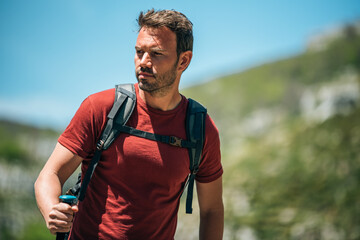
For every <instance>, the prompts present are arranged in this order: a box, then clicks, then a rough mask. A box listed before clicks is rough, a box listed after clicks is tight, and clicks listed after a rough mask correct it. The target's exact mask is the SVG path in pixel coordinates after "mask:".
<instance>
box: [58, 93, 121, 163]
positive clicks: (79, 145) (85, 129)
mask: <svg viewBox="0 0 360 240" xmlns="http://www.w3.org/2000/svg"><path fill="white" fill-rule="evenodd" d="M104 93H105V92H103V93H98V94H96V95H90V96H89V97H87V98H86V99H85V100H84V101H83V102H82V104H81V105H80V107H79V109H78V110H77V111H76V113H75V115H74V117H73V118H72V120H71V121H70V123H69V125H68V126H67V127H66V129H65V131H64V132H63V133H62V134H61V135H60V137H59V139H58V142H59V143H60V144H61V145H63V146H64V147H66V148H67V149H69V150H70V151H71V152H73V153H75V154H76V155H79V156H80V157H82V158H88V157H89V156H90V155H92V154H93V152H94V150H95V146H96V141H97V139H98V138H99V137H100V133H101V129H102V128H103V127H104V124H105V123H106V117H107V112H108V111H109V108H111V106H112V103H113V101H114V97H113V98H112V99H111V98H109V99H108V98H106V97H105V96H107V95H110V94H106V95H105V94H104ZM111 95H113V94H111Z"/></svg>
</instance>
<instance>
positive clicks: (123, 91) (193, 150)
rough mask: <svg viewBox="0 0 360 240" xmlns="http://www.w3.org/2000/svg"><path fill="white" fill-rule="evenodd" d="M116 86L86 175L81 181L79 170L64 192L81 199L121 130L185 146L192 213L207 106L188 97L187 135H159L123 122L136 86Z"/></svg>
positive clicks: (131, 106) (133, 101)
mask: <svg viewBox="0 0 360 240" xmlns="http://www.w3.org/2000/svg"><path fill="white" fill-rule="evenodd" d="M115 90H116V91H115V101H114V104H113V106H112V108H111V110H110V112H109V114H108V116H107V122H106V126H105V128H104V130H103V132H102V134H101V136H100V139H99V140H98V142H97V144H96V150H95V153H94V156H93V157H92V159H91V162H90V164H89V167H88V169H87V171H86V173H85V176H84V178H83V180H82V182H81V173H80V174H79V177H78V181H77V183H76V185H75V186H74V187H73V188H71V189H69V190H68V191H67V193H66V194H69V195H74V196H77V197H78V199H79V200H80V201H83V200H84V198H85V193H86V189H87V186H88V184H89V182H90V179H91V177H92V175H93V173H94V171H95V168H96V166H97V164H98V162H99V160H100V158H101V153H102V151H104V150H106V149H108V148H109V147H110V145H111V144H112V143H113V142H114V140H115V139H116V137H117V136H118V135H119V134H120V133H122V132H123V133H128V134H131V135H135V136H137V137H142V138H146V139H149V140H153V141H159V142H163V143H166V144H170V145H172V146H174V147H182V148H187V149H188V152H189V159H190V169H189V175H188V177H187V180H186V183H185V185H184V189H183V190H185V188H186V187H187V196H186V213H189V214H191V213H192V199H193V189H194V180H195V176H196V173H197V172H198V170H199V165H200V162H201V155H202V149H203V145H204V139H205V119H206V114H207V110H206V108H205V107H203V106H202V105H201V104H200V103H198V102H196V101H195V100H192V99H190V98H189V99H188V100H189V104H188V108H187V112H186V122H185V127H186V137H187V139H186V140H184V139H180V138H178V137H176V136H165V135H159V134H156V133H150V132H145V131H141V130H138V129H136V128H132V127H129V126H126V125H125V124H126V122H127V121H128V120H129V118H130V116H131V114H132V112H133V110H134V108H135V106H136V94H135V88H134V85H133V84H119V85H116V86H115Z"/></svg>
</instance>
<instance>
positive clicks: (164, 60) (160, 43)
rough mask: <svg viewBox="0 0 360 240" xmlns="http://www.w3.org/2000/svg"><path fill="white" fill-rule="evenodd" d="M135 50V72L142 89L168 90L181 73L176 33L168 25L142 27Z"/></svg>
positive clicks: (150, 90) (151, 90)
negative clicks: (178, 69)
mask: <svg viewBox="0 0 360 240" xmlns="http://www.w3.org/2000/svg"><path fill="white" fill-rule="evenodd" d="M135 50H136V54H135V73H136V78H137V80H138V83H139V87H140V89H142V90H143V91H146V92H150V93H155V92H156V93H162V92H166V90H167V89H169V87H170V86H172V85H173V83H174V82H175V81H176V80H177V78H178V75H179V74H178V72H177V63H178V56H177V53H176V35H175V33H173V32H172V31H171V30H170V29H168V28H166V27H161V28H142V29H141V30H140V32H139V35H138V38H137V41H136V45H135Z"/></svg>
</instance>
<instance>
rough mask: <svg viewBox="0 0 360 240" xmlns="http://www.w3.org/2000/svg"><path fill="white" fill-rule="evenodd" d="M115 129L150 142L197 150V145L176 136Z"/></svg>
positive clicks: (117, 126) (126, 127) (133, 129)
mask: <svg viewBox="0 0 360 240" xmlns="http://www.w3.org/2000/svg"><path fill="white" fill-rule="evenodd" d="M115 129H117V130H119V131H120V132H123V133H128V134H130V135H134V136H137V137H141V138H146V139H149V140H153V141H158V142H162V143H167V144H170V145H172V146H175V147H182V148H195V147H196V144H195V143H193V142H189V141H186V140H184V139H181V138H178V137H175V136H166V135H160V134H156V133H150V132H145V131H141V130H139V129H136V128H132V127H129V126H126V125H123V126H119V125H115Z"/></svg>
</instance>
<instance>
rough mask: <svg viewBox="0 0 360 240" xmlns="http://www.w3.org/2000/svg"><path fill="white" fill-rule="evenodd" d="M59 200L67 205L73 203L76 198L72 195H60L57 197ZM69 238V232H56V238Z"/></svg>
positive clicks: (63, 239)
mask: <svg viewBox="0 0 360 240" xmlns="http://www.w3.org/2000/svg"><path fill="white" fill-rule="evenodd" d="M59 199H60V202H63V203H67V204H69V205H71V206H72V205H75V204H76V202H77V198H76V197H75V196H72V195H61V196H60V197H59ZM68 238H69V232H58V233H56V240H67V239H68Z"/></svg>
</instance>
